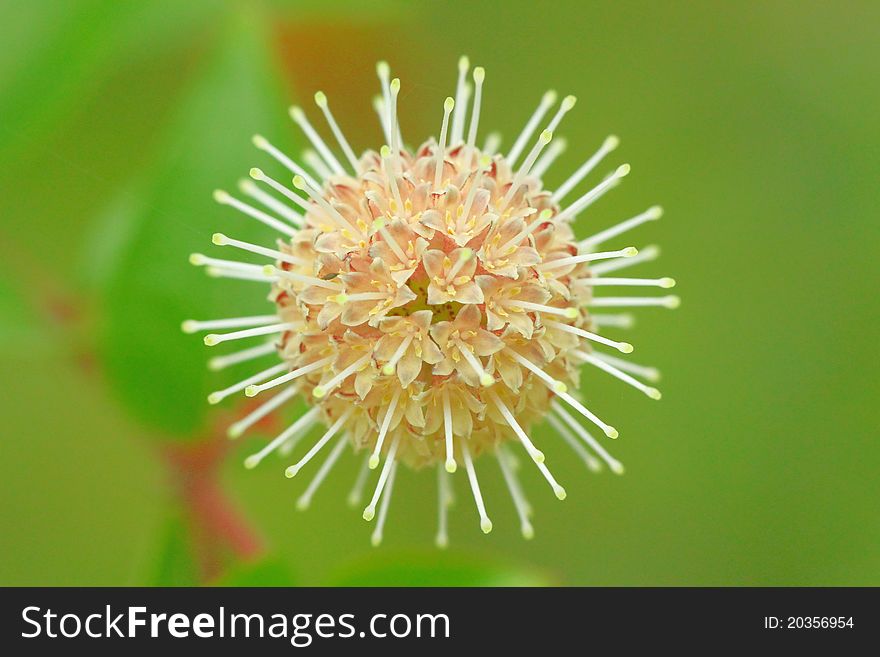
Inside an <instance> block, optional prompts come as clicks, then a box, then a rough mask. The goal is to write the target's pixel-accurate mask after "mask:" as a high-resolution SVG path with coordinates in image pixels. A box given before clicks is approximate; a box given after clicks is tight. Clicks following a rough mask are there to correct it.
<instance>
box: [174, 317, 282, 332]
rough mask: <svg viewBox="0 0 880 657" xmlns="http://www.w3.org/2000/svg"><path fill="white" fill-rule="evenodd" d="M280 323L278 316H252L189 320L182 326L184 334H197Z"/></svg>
mask: <svg viewBox="0 0 880 657" xmlns="http://www.w3.org/2000/svg"><path fill="white" fill-rule="evenodd" d="M277 321H278V315H252V316H251V317H229V318H226V319H208V320H204V321H198V320H195V319H188V320H186V321H185V322H183V324H182V325H181V328H182V329H183V332H184V333H196V332H197V331H208V330H211V329H224V328H238V327H241V326H263V325H265V324H271V323H272V322H277Z"/></svg>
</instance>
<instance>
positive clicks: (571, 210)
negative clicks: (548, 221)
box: [556, 164, 629, 221]
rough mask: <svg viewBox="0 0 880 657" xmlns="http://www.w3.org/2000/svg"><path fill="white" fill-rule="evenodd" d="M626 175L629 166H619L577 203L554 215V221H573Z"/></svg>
mask: <svg viewBox="0 0 880 657" xmlns="http://www.w3.org/2000/svg"><path fill="white" fill-rule="evenodd" d="M628 173H629V165H628V164H621V165H620V166H619V167H617V169H615V171H614V173H612V174H611V175H610V176H608V177H607V178H606V179H605V180H603V181H602V182H600V183H599V184H598V185H596V186H595V187H593V189H591V190H590V191H588V192H587V193H586V194H584V195H583V196H581V197H580V198H579V199H578V200H577V201H575V202H574V203H572V204H571V205H569V206H568V207H567V208H565V210H563V211H562V212H560V213H559V214H558V215H556V219H557V220H559V221H561V220H563V219H574V218H575V217H577V216H578V214H580V213H581V212H583V211H584V210H586V209H587V208H588V207H589V206H591V205H592V204H593V203H595V202H596V201H598V200H599V199H600V198H602V196H604V195H605V193H606V192H607V191H608V190H610V189H611V188H612V187H614V186H616V185H617V183H618V182H620V179H621V178H624V177H625V176H626V175H627V174H628Z"/></svg>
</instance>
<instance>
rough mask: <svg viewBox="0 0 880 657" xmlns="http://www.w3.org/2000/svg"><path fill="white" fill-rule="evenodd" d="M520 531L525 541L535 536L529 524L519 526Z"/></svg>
mask: <svg viewBox="0 0 880 657" xmlns="http://www.w3.org/2000/svg"><path fill="white" fill-rule="evenodd" d="M520 532H521V533H522V537H523V538H524V539H526V540H527V541H530V540H532V539H533V538H535V529H534V527H532V526H531V525H523V526H522V527H521V528H520Z"/></svg>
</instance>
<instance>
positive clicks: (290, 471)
mask: <svg viewBox="0 0 880 657" xmlns="http://www.w3.org/2000/svg"><path fill="white" fill-rule="evenodd" d="M353 412H354V409H353V408H349V409H348V410H347V411H345V412H344V413H343V414H342V415H340V416H339V418H338V419H337V420H336V422H334V423H333V424H332V425H331V426H330V428H329V429H327V432H326V433H325V434H324V435H323V436H321V438H320V439H319V440H318V442H316V443H315V444H314V445H312V448H311V449H310V450H309V451H308V452H306V455H305V456H303V457H302V458H301V459H300V460H299V461H297V462H296V463H294V464H293V465H291V466H290V467H288V468H287V470H285V471H284V476H285V477H287V478H288V479H290V478H291V477H295V476H296V475H297V473H298V472H299V471H300V470H302V468H303V466H305V464H306V463H308V462H309V461H311V460H312V458H314V456H315V454H317V453H318V452H319V451H321V448H323V447H324V445H326V444H327V443H328V442H329V441H330V439H331V438H333V436H335V435H336V433H337V432H338V431H339V429H340V428H341V427H342V425H343V424H345V422H346V421H347V420H348V418H349V417H351V414H352V413H353Z"/></svg>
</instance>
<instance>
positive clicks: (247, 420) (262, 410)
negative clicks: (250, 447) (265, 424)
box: [226, 386, 298, 438]
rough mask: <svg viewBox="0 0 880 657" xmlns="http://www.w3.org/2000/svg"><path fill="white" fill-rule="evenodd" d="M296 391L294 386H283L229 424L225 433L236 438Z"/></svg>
mask: <svg viewBox="0 0 880 657" xmlns="http://www.w3.org/2000/svg"><path fill="white" fill-rule="evenodd" d="M297 392H298V390H297V387H296V386H290V387H289V388H285V389H284V390H282V391H281V392H279V393H278V394H277V395H275V396H274V397H272V399H270V400H269V401H267V402H265V403H264V404H262V405H261V406H258V407H257V408H256V409H254V410H253V411H251V412H250V413H249V414H248V415H246V416H245V417H243V418H242V419H241V420H239V421H238V422H236V423H235V424H232V425H230V427H229V429H227V431H226V434H227V435H228V436H229V437H230V438H238V437H239V436H240V435H241V434H243V433H244V432H245V431H247V430H248V428H250V427H251V426H252V425H254V424H256V423H257V422H259V421H260V420H262V419H263V418H264V417H266V416H267V415H268V414H269V413H271V412H272V411H274V410H275V409H276V408H278V407H279V406H281V404H283V403H284V402H286V401H287V400H288V399H290V398H291V397H293V396H294V395H295V394H296V393H297Z"/></svg>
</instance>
